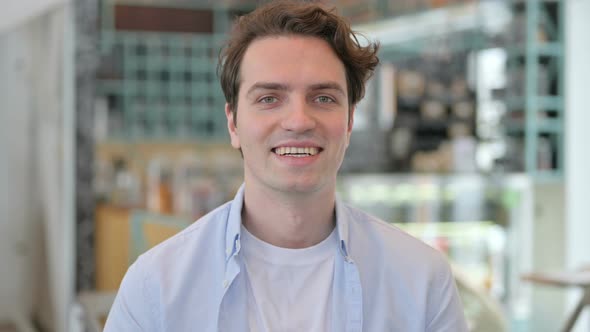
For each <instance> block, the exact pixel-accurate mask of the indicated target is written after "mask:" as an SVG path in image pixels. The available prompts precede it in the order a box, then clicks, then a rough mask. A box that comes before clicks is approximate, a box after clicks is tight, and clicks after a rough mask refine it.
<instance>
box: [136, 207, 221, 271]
mask: <svg viewBox="0 0 590 332" xmlns="http://www.w3.org/2000/svg"><path fill="white" fill-rule="evenodd" d="M230 205H231V202H228V203H225V204H223V205H221V206H219V207H218V208H216V209H215V210H213V211H211V212H209V213H208V214H206V215H205V216H203V217H201V218H200V219H198V220H197V221H195V222H193V223H192V224H191V225H189V226H188V227H186V228H185V229H183V230H182V231H180V232H178V233H177V234H175V235H173V236H172V237H170V238H168V239H167V240H165V241H163V242H162V243H160V244H158V245H156V246H154V247H153V248H151V249H150V250H148V251H146V252H145V253H143V254H142V255H141V256H140V257H139V258H138V259H137V261H136V262H135V264H137V265H139V266H140V268H141V270H144V271H148V272H151V271H171V270H176V269H178V268H182V266H183V265H184V264H190V265H194V264H200V263H202V264H206V263H207V262H206V261H207V260H210V259H216V258H217V255H215V252H220V254H223V241H224V238H225V229H226V224H227V220H228V215H229V211H230ZM217 248H219V250H217Z"/></svg>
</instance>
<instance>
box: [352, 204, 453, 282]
mask: <svg viewBox="0 0 590 332" xmlns="http://www.w3.org/2000/svg"><path fill="white" fill-rule="evenodd" d="M343 209H344V210H345V211H346V214H347V215H348V225H349V234H350V235H349V239H350V246H351V250H353V251H361V252H365V254H367V255H370V256H372V257H374V258H382V260H381V262H383V263H384V264H385V265H387V264H401V263H404V264H406V266H407V267H414V268H416V269H435V270H439V272H443V271H440V270H441V269H442V270H444V272H446V271H447V270H448V269H449V267H448V262H447V259H446V258H445V256H444V255H443V254H442V253H441V252H439V251H438V250H436V249H434V248H432V247H431V246H429V245H428V244H426V243H424V242H423V241H422V240H419V239H417V238H415V237H414V236H412V235H410V234H408V233H407V232H405V231H403V230H402V229H400V228H399V227H396V226H395V225H393V224H391V223H387V222H385V221H383V220H381V219H379V218H377V217H375V216H372V215H370V214H368V213H366V212H364V211H362V210H359V209H357V208H354V207H352V206H349V205H346V204H343ZM424 272H426V271H424Z"/></svg>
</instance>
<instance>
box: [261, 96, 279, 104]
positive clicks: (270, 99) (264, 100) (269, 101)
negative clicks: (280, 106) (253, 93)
mask: <svg viewBox="0 0 590 332" xmlns="http://www.w3.org/2000/svg"><path fill="white" fill-rule="evenodd" d="M277 101H278V99H277V97H273V96H265V97H262V98H260V99H259V100H258V102H259V103H263V104H272V103H276V102H277Z"/></svg>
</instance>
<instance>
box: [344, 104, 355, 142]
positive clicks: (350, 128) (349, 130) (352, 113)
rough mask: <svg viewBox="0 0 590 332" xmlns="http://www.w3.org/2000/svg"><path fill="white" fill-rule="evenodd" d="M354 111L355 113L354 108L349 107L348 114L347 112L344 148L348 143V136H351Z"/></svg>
mask: <svg viewBox="0 0 590 332" xmlns="http://www.w3.org/2000/svg"><path fill="white" fill-rule="evenodd" d="M354 111H356V106H351V108H350V112H348V128H347V130H346V131H347V135H348V139H347V142H346V146H348V144H349V143H350V135H351V134H352V125H353V124H354Z"/></svg>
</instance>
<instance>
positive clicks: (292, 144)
mask: <svg viewBox="0 0 590 332" xmlns="http://www.w3.org/2000/svg"><path fill="white" fill-rule="evenodd" d="M287 146H288V147H294V148H317V149H318V150H319V151H320V152H321V151H322V150H324V149H323V148H322V147H321V146H320V145H318V144H317V143H315V142H312V141H285V142H281V143H279V144H277V145H276V146H273V147H272V149H271V150H274V149H276V148H282V147H287Z"/></svg>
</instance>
